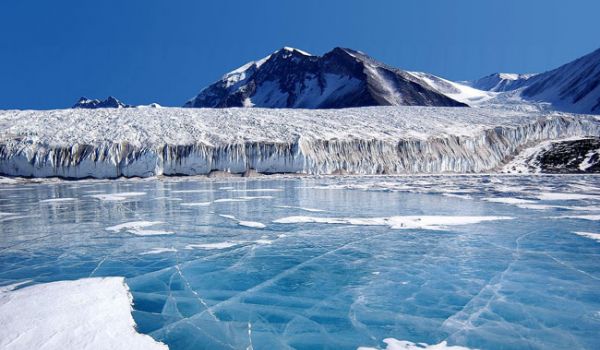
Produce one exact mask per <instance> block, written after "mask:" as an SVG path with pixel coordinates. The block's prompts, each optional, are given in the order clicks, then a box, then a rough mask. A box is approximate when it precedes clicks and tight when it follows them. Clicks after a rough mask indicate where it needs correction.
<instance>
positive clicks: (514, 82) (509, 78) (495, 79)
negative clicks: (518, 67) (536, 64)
mask: <svg viewBox="0 0 600 350" xmlns="http://www.w3.org/2000/svg"><path fill="white" fill-rule="evenodd" d="M534 76H536V75H535V74H514V73H494V74H490V75H488V76H485V77H483V78H480V79H477V80H472V81H464V82H462V83H463V84H465V85H468V86H470V87H472V88H475V89H478V90H483V91H494V92H505V91H512V90H516V89H518V88H521V87H523V86H526V85H527V84H528V82H529V79H530V78H532V77H534Z"/></svg>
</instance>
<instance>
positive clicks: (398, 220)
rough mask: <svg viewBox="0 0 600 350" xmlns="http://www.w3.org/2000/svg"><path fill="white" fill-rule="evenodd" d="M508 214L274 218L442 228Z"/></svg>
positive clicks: (288, 221)
mask: <svg viewBox="0 0 600 350" xmlns="http://www.w3.org/2000/svg"><path fill="white" fill-rule="evenodd" d="M510 219H512V218H511V217H508V216H391V217H382V218H332V217H315V216H289V217H285V218H281V219H277V220H274V221H273V223H276V224H305V223H318V224H346V225H357V226H389V227H390V228H392V229H425V230H440V229H444V228H445V227H446V226H458V225H470V224H477V223H480V222H484V221H497V220H510Z"/></svg>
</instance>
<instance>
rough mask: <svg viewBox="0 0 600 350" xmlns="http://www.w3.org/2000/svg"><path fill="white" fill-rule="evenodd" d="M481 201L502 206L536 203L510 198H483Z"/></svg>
mask: <svg viewBox="0 0 600 350" xmlns="http://www.w3.org/2000/svg"><path fill="white" fill-rule="evenodd" d="M483 200H484V201H488V202H494V203H504V204H528V203H535V202H536V201H532V200H529V199H522V198H511V197H498V198H483Z"/></svg>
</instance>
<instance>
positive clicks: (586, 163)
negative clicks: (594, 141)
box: [579, 149, 600, 171]
mask: <svg viewBox="0 0 600 350" xmlns="http://www.w3.org/2000/svg"><path fill="white" fill-rule="evenodd" d="M594 156H595V157H596V159H597V158H598V157H599V156H600V149H596V150H591V151H589V152H588V153H587V154H586V155H585V158H584V159H583V160H582V161H581V163H579V170H581V171H586V170H587V169H588V168H590V167H591V166H593V165H594V164H596V162H594V161H593V159H594Z"/></svg>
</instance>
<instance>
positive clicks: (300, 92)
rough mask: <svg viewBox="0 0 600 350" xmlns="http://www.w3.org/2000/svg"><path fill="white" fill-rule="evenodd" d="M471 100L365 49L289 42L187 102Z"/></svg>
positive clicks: (300, 104) (330, 104) (292, 104)
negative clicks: (321, 50) (305, 47)
mask: <svg viewBox="0 0 600 350" xmlns="http://www.w3.org/2000/svg"><path fill="white" fill-rule="evenodd" d="M398 105H410V106H415V105H416V106H450V107H453V106H466V104H465V103H463V102H460V101H459V100H456V99H453V98H451V97H448V96H446V95H445V94H444V93H441V92H439V91H437V90H436V89H435V88H432V87H431V85H430V84H429V83H427V82H425V81H424V80H423V79H422V78H421V77H420V76H419V75H418V74H411V73H409V72H405V71H402V70H399V69H396V68H393V67H390V66H387V65H385V64H383V63H381V62H378V61H376V60H374V59H372V58H371V57H369V56H367V55H366V54H364V53H362V52H360V51H354V50H351V49H344V48H335V49H333V50H332V51H330V52H328V53H326V54H324V55H323V56H313V55H310V54H308V53H306V52H304V51H301V50H298V49H294V48H289V47H284V48H282V49H280V50H278V51H275V52H274V53H273V54H271V55H269V56H267V57H265V58H263V59H261V60H259V61H253V62H249V63H247V64H245V65H243V66H242V67H240V68H238V69H236V70H234V71H232V72H230V73H227V74H226V75H225V76H223V78H222V79H221V80H219V81H217V82H215V83H214V84H212V85H210V86H208V87H207V88H205V89H204V90H202V91H201V92H200V93H199V94H198V95H197V96H196V97H194V98H193V99H191V100H190V101H188V102H187V103H186V104H185V106H184V107H217V108H218V107H267V108H309V109H310V108H346V107H361V106H398Z"/></svg>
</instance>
